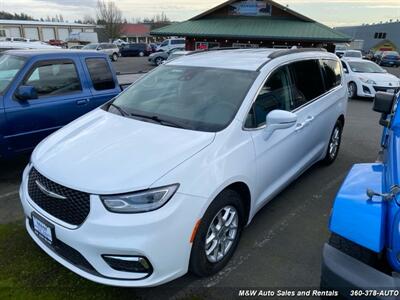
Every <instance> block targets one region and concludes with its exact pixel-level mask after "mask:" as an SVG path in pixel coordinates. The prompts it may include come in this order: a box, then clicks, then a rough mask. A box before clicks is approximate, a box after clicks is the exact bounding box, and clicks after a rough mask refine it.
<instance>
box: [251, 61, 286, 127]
mask: <svg viewBox="0 0 400 300" xmlns="http://www.w3.org/2000/svg"><path fill="white" fill-rule="evenodd" d="M289 74H290V73H289V69H288V67H287V66H284V67H282V68H280V69H278V70H276V71H275V72H274V73H272V75H271V76H270V77H269V78H268V80H267V82H266V83H265V85H264V86H263V88H262V89H261V91H260V93H259V94H258V96H257V99H256V101H255V102H254V103H253V106H252V108H251V109H250V112H249V114H248V116H247V119H246V125H245V127H246V128H250V129H251V128H259V127H261V126H263V125H265V123H266V117H267V115H268V114H269V113H270V112H271V111H273V110H276V109H280V110H287V111H291V110H292V109H293V104H292V96H291V87H290V85H291V83H290V75H289Z"/></svg>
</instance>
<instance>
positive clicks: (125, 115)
mask: <svg viewBox="0 0 400 300" xmlns="http://www.w3.org/2000/svg"><path fill="white" fill-rule="evenodd" d="M111 106H112V107H115V108H116V109H117V110H118V111H119V113H120V114H121V115H122V116H124V117H129V116H130V115H131V114H130V113H128V112H127V111H126V110H124V109H123V108H122V107H121V106H118V105H117V104H114V103H111V104H110V106H109V108H110V107H111Z"/></svg>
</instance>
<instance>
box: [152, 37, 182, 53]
mask: <svg viewBox="0 0 400 300" xmlns="http://www.w3.org/2000/svg"><path fill="white" fill-rule="evenodd" d="M185 43H186V42H185V39H184V38H171V39H168V40H164V41H163V42H162V43H161V44H160V46H158V47H157V51H162V52H168V51H170V50H172V49H175V48H185Z"/></svg>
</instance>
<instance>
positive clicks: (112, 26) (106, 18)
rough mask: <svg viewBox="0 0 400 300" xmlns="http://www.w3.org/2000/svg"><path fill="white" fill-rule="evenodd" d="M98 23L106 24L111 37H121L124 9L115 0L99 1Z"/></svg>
mask: <svg viewBox="0 0 400 300" xmlns="http://www.w3.org/2000/svg"><path fill="white" fill-rule="evenodd" d="M97 24H101V25H104V31H105V33H106V35H107V36H108V38H109V39H112V40H114V39H116V38H119V37H120V35H121V28H122V11H121V10H120V9H119V8H118V7H117V5H116V4H115V2H114V1H105V0H98V1H97Z"/></svg>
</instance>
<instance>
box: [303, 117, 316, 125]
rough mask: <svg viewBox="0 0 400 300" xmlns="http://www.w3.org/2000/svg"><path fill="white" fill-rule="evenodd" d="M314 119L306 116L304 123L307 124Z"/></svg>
mask: <svg viewBox="0 0 400 300" xmlns="http://www.w3.org/2000/svg"><path fill="white" fill-rule="evenodd" d="M313 121H314V117H312V116H308V117H307V119H306V120H305V121H304V123H305V125H309V124H311V123H312V122H313Z"/></svg>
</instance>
